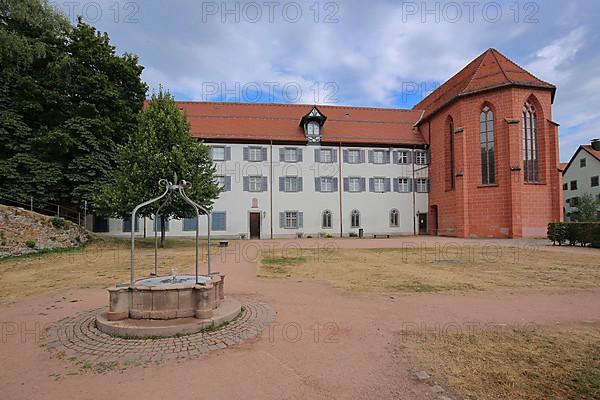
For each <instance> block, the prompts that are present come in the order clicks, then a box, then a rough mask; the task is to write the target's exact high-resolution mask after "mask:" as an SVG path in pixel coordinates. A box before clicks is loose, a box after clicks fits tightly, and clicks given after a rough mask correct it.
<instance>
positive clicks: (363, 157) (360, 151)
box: [358, 150, 365, 164]
mask: <svg viewBox="0 0 600 400" xmlns="http://www.w3.org/2000/svg"><path fill="white" fill-rule="evenodd" d="M358 152H359V154H360V157H359V162H360V163H361V164H363V163H364V162H365V151H364V150H359V151H358Z"/></svg>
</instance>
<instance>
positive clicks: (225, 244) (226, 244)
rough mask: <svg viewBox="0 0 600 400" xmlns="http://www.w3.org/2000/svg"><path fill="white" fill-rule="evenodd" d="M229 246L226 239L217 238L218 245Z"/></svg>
mask: <svg viewBox="0 0 600 400" xmlns="http://www.w3.org/2000/svg"><path fill="white" fill-rule="evenodd" d="M227 246H229V241H228V240H219V247H227Z"/></svg>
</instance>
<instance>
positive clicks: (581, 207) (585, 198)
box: [575, 193, 600, 222]
mask: <svg viewBox="0 0 600 400" xmlns="http://www.w3.org/2000/svg"><path fill="white" fill-rule="evenodd" d="M599 206H600V204H599V203H598V201H596V200H595V199H594V196H592V194H591V193H584V194H583V195H582V196H581V197H579V204H578V205H577V211H576V212H575V220H576V221H577V222H594V221H597V220H598V207H599Z"/></svg>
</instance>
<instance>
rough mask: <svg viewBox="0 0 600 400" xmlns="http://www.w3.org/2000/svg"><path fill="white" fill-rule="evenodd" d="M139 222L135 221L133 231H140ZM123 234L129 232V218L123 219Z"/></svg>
mask: <svg viewBox="0 0 600 400" xmlns="http://www.w3.org/2000/svg"><path fill="white" fill-rule="evenodd" d="M139 222H140V220H139V219H138V218H136V219H135V231H136V232H139V231H140V223H139ZM123 232H131V216H129V217H127V218H124V219H123Z"/></svg>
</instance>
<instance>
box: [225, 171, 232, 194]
mask: <svg viewBox="0 0 600 400" xmlns="http://www.w3.org/2000/svg"><path fill="white" fill-rule="evenodd" d="M225 191H226V192H230V191H231V176H229V175H225Z"/></svg>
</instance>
